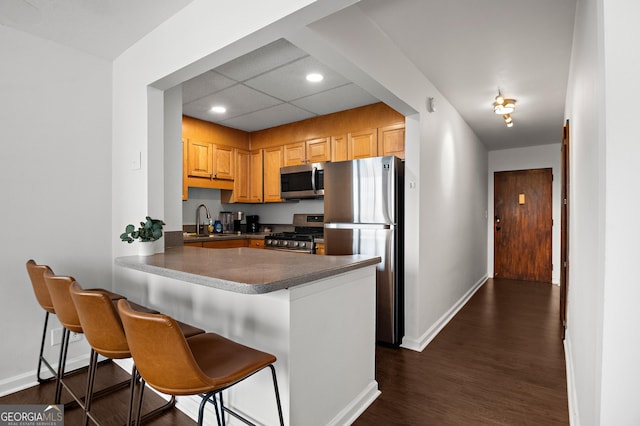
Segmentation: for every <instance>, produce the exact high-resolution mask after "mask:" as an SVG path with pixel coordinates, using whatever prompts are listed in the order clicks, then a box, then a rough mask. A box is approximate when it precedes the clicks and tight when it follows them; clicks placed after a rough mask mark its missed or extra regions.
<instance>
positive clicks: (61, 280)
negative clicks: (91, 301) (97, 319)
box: [44, 271, 82, 333]
mask: <svg viewBox="0 0 640 426" xmlns="http://www.w3.org/2000/svg"><path fill="white" fill-rule="evenodd" d="M44 282H45V283H47V288H48V289H49V294H50V295H51V301H52V302H53V307H54V308H55V310H56V316H57V317H58V320H59V321H60V323H61V324H62V325H63V326H64V327H65V328H66V329H67V330H69V331H72V332H74V333H82V325H81V324H80V318H78V311H76V306H75V305H74V304H73V300H71V294H70V293H69V287H70V286H71V284H72V283H73V282H75V279H74V278H73V277H59V276H57V275H54V274H53V272H51V271H46V272H45V273H44Z"/></svg>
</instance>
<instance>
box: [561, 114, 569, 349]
mask: <svg viewBox="0 0 640 426" xmlns="http://www.w3.org/2000/svg"><path fill="white" fill-rule="evenodd" d="M570 139H571V138H570V126H569V120H568V119H567V121H566V123H565V125H564V127H563V129H562V160H561V164H560V165H561V169H562V171H561V176H562V182H561V184H560V186H561V194H562V195H561V199H560V216H561V219H560V323H561V324H562V338H563V339H564V336H565V333H566V329H567V305H568V301H567V296H568V294H569V188H570V186H569V184H570V182H569V170H570V165H571V160H570V152H571V151H570Z"/></svg>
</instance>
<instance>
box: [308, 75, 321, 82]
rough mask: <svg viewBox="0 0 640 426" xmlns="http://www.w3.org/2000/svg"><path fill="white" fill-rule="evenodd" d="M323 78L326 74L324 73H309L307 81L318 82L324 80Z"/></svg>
mask: <svg viewBox="0 0 640 426" xmlns="http://www.w3.org/2000/svg"><path fill="white" fill-rule="evenodd" d="M323 79H324V76H323V75H322V74H318V73H311V74H307V81H310V82H312V83H317V82H319V81H322V80H323Z"/></svg>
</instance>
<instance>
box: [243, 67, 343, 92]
mask: <svg viewBox="0 0 640 426" xmlns="http://www.w3.org/2000/svg"><path fill="white" fill-rule="evenodd" d="M311 72H314V73H321V74H322V75H324V80H322V81H320V82H318V83H310V82H308V81H307V80H306V76H307V74H309V73H311ZM347 83H349V81H348V80H347V79H345V78H344V77H342V76H341V75H340V74H338V73H336V72H334V71H333V70H331V69H330V68H329V67H327V66H326V65H324V64H322V63H321V62H320V61H318V60H316V59H314V58H312V57H310V56H307V57H305V58H302V59H299V60H297V61H295V62H292V63H290V64H288V65H285V66H283V67H280V68H277V69H275V70H273V71H269V72H267V73H265V74H262V75H260V76H258V77H256V78H252V79H250V80H247V81H246V82H245V84H246V85H247V86H250V87H253V88H254V89H257V90H260V91H261V92H264V93H269V94H270V95H271V96H274V97H276V98H278V99H282V100H283V101H291V100H294V99H298V98H302V97H304V96H309V95H312V94H314V93H318V92H321V91H325V90H328V89H332V88H334V87H338V86H342V85H344V84H347Z"/></svg>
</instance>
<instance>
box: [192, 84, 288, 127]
mask: <svg viewBox="0 0 640 426" xmlns="http://www.w3.org/2000/svg"><path fill="white" fill-rule="evenodd" d="M279 103H281V101H280V100H278V99H275V98H272V97H271V96H267V95H265V94H264V93H260V92H258V91H256V90H253V89H251V88H249V87H246V86H243V85H242V84H236V85H235V86H231V87H229V88H227V89H224V90H222V91H220V92H218V93H214V94H213V95H209V96H205V97H204V98H200V99H197V100H195V101H193V102H189V103H187V104H183V106H182V111H183V113H184V114H186V115H189V116H192V117H193V116H195V115H193V114H198V115H197V116H201V115H203V114H205V115H208V116H210V117H211V118H210V119H209V120H210V121H214V122H216V123H217V122H219V120H226V119H228V118H233V117H237V116H239V115H244V114H248V113H250V112H253V111H258V110H262V109H264V108H268V107H270V106H274V105H277V104H279ZM214 105H223V106H224V107H225V108H227V112H225V113H224V114H213V113H210V112H209V110H210V109H211V107H212V106H214Z"/></svg>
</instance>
